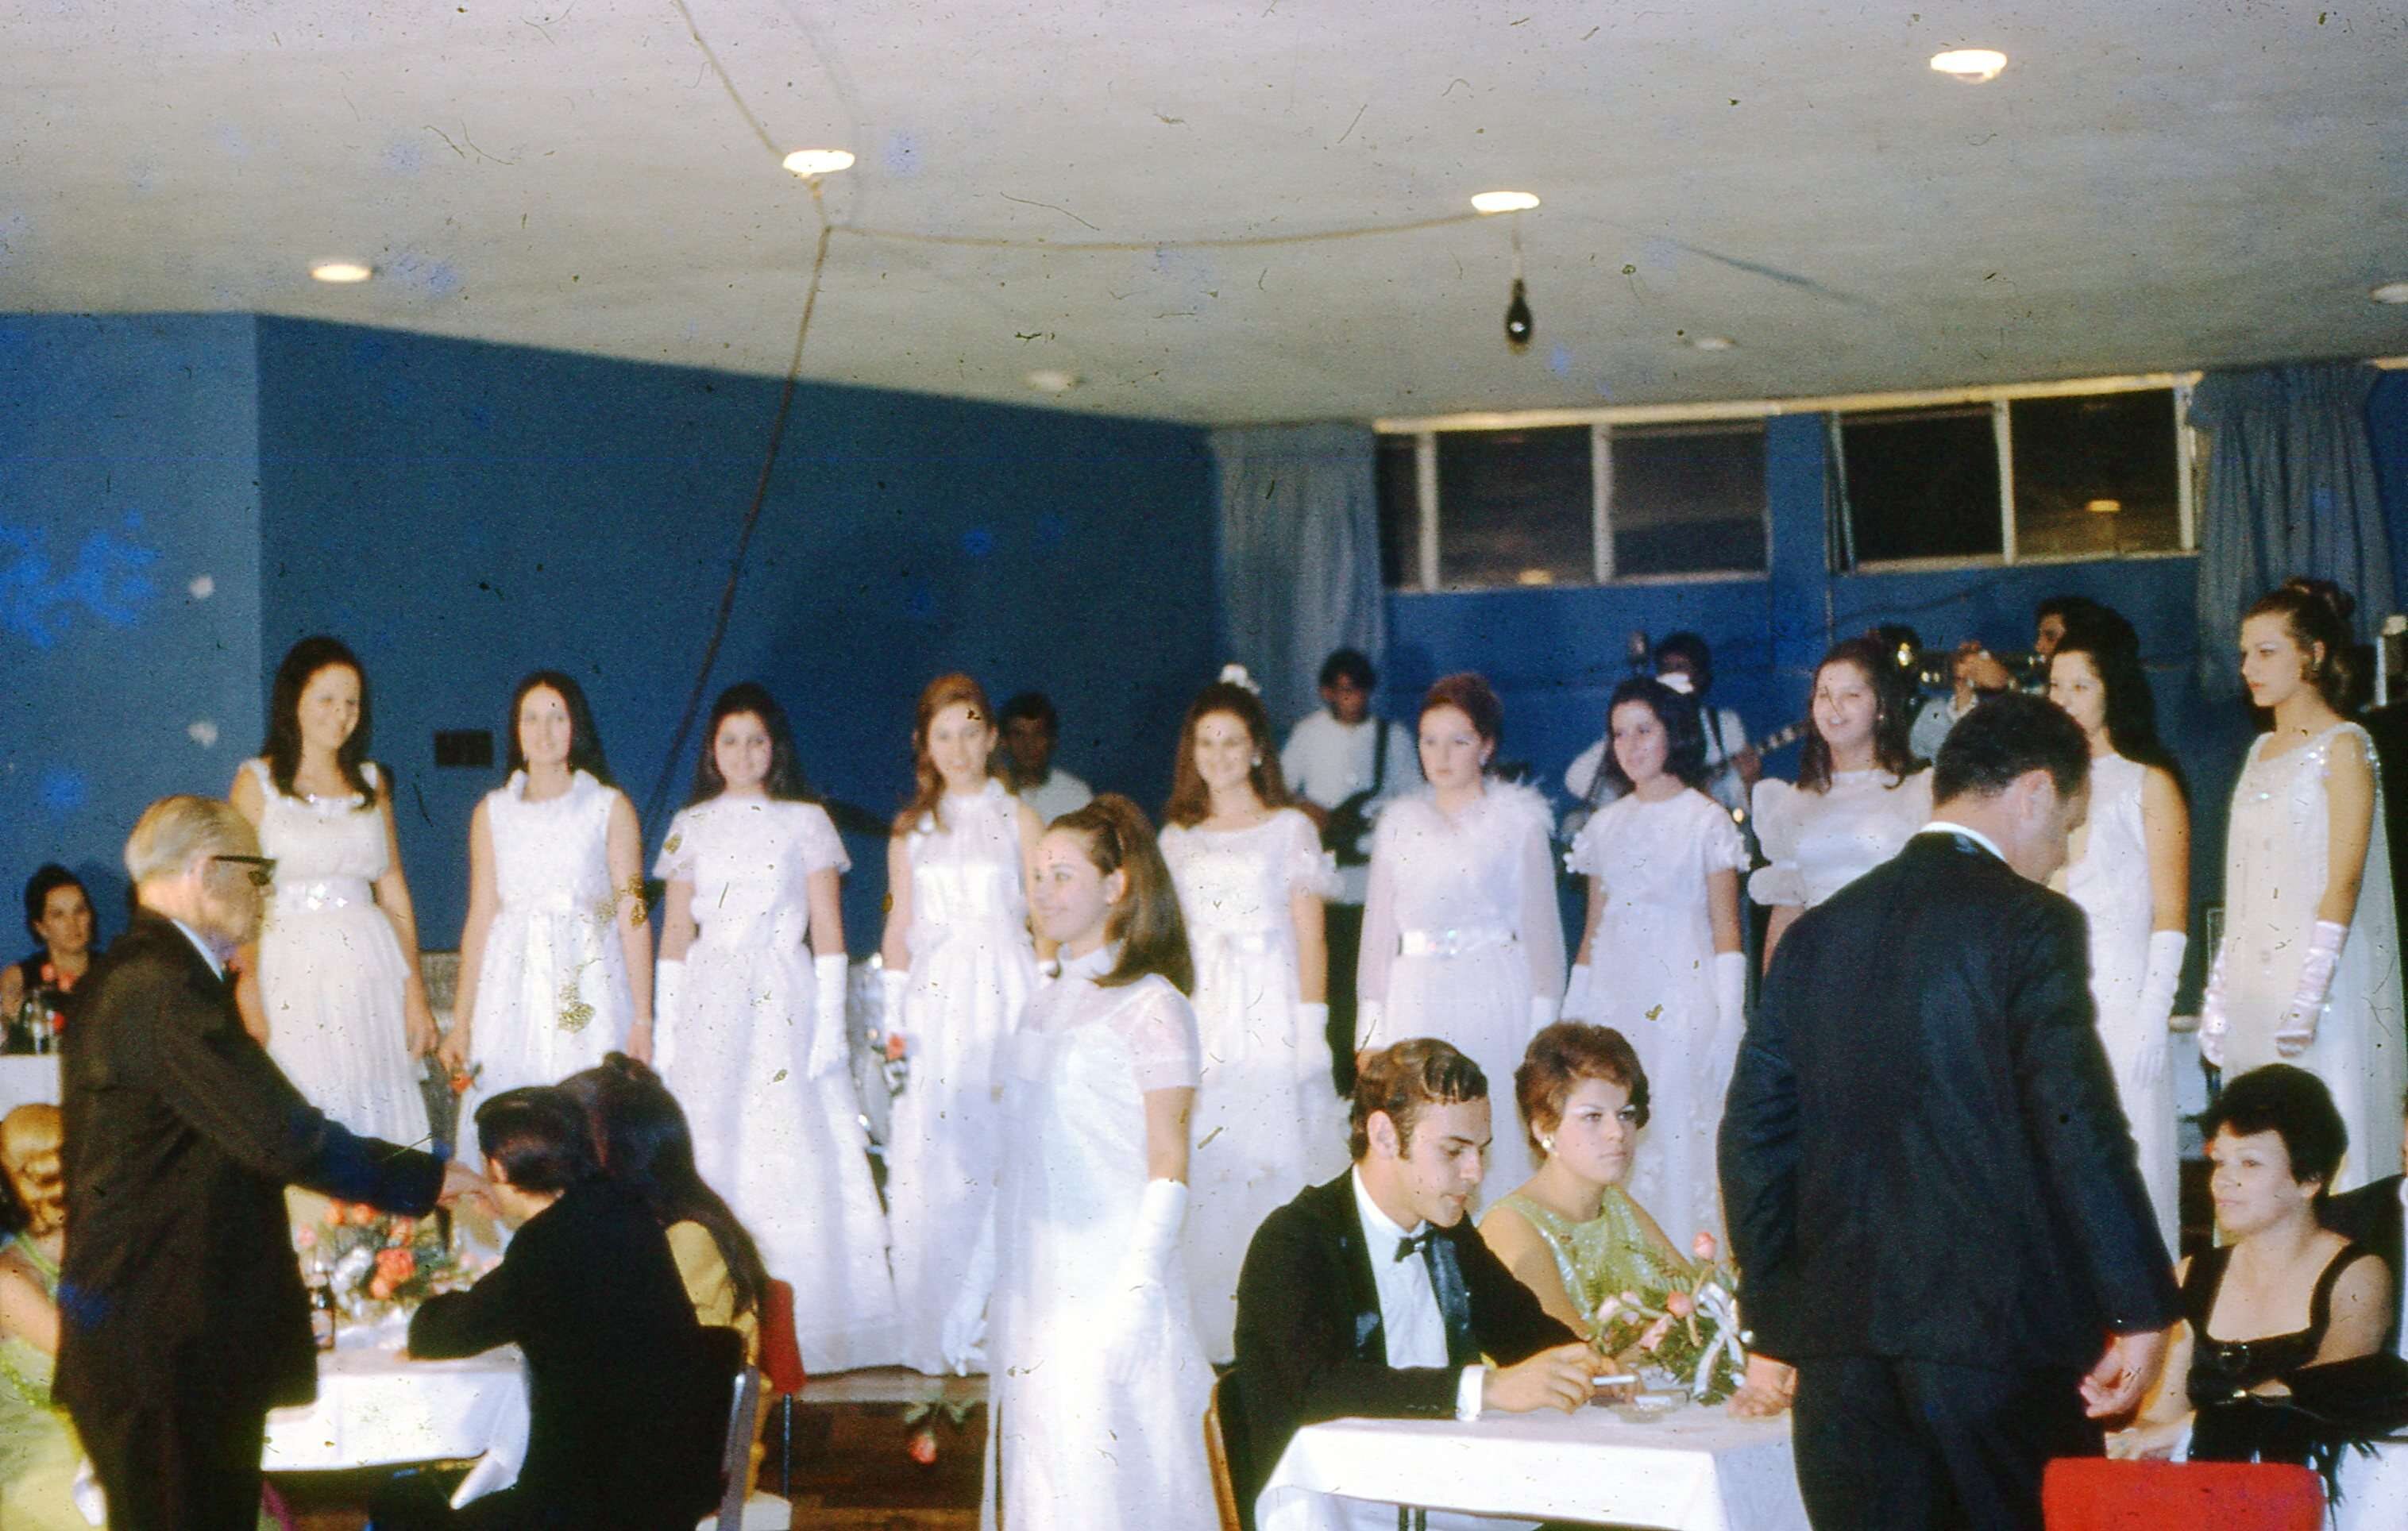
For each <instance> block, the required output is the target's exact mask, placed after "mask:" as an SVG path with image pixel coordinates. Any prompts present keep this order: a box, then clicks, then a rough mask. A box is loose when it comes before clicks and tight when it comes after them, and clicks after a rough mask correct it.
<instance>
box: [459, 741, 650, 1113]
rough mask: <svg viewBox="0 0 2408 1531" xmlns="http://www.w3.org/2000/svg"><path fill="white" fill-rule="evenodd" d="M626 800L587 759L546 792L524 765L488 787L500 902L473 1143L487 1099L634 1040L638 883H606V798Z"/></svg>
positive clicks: (586, 1064)
mask: <svg viewBox="0 0 2408 1531" xmlns="http://www.w3.org/2000/svg"><path fill="white" fill-rule="evenodd" d="M620 801H622V799H621V797H620V795H619V794H618V792H617V790H616V789H615V788H611V787H606V786H604V785H603V784H602V783H601V782H599V781H596V780H595V779H594V778H593V777H592V776H591V775H589V774H588V773H586V772H584V771H579V772H577V773H576V774H575V775H573V776H572V777H570V778H569V784H568V790H567V791H566V792H565V793H562V794H560V795H559V796H557V797H548V798H545V799H544V800H543V801H541V802H534V803H531V802H529V801H527V798H526V773H525V772H524V771H514V772H512V773H511V775H510V779H509V781H508V782H506V783H504V784H503V785H502V786H499V787H496V788H495V789H494V790H493V791H492V792H490V793H487V794H485V805H484V806H485V827H486V828H487V830H488V831H490V832H491V834H492V836H493V841H494V891H495V894H496V896H497V898H498V900H499V905H500V907H499V908H498V909H495V912H494V923H493V926H492V928H491V929H489V930H488V931H487V932H486V933H485V956H484V961H483V962H482V963H481V964H480V966H479V967H478V969H477V992H476V1000H475V1004H476V1011H475V1013H474V1014H473V1015H472V1016H471V1017H470V1018H469V1020H470V1024H469V1030H468V1050H469V1063H470V1066H472V1067H473V1068H474V1069H476V1071H477V1077H476V1081H475V1082H474V1083H473V1084H471V1085H470V1086H469V1087H468V1092H467V1094H466V1095H463V1096H462V1097H461V1100H460V1123H461V1126H462V1129H463V1134H464V1136H465V1137H466V1138H467V1139H468V1146H469V1147H471V1148H472V1149H473V1148H474V1146H475V1133H474V1128H473V1126H472V1123H474V1122H475V1121H476V1114H477V1108H478V1106H479V1105H480V1104H481V1103H482V1102H484V1101H486V1100H488V1099H490V1098H492V1097H493V1096H495V1095H500V1094H501V1093H502V1092H503V1091H505V1090H515V1089H517V1088H518V1087H519V1086H521V1085H523V1084H557V1083H559V1082H560V1081H561V1080H565V1079H566V1078H567V1077H568V1076H569V1075H571V1074H574V1073H576V1072H578V1071H579V1070H580V1069H585V1068H592V1067H594V1066H595V1065H597V1064H599V1063H600V1062H601V1061H602V1058H603V1055H604V1054H605V1053H608V1052H621V1051H624V1049H625V1047H626V1045H627V1033H628V1032H629V1031H630V1030H631V1029H633V1027H634V1026H635V1023H636V996H635V991H634V990H633V989H632V988H630V987H629V985H628V980H627V952H626V948H625V947H624V945H622V944H621V942H620V939H619V926H618V909H619V900H620V899H621V898H622V897H634V896H638V895H637V894H636V893H635V891H634V890H626V891H624V892H623V891H622V890H619V889H616V888H613V887H612V886H611V885H610V808H611V805H612V804H614V803H617V802H620Z"/></svg>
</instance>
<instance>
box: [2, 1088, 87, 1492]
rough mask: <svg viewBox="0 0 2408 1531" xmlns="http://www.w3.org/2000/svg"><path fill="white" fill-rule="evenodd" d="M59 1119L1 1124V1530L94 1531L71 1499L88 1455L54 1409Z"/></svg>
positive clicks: (33, 1116)
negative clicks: (3, 1183) (4, 1174)
mask: <svg viewBox="0 0 2408 1531" xmlns="http://www.w3.org/2000/svg"><path fill="white" fill-rule="evenodd" d="M61 1136H62V1135H61V1132H60V1118H59V1110H58V1108H57V1107H55V1106H20V1107H18V1108H17V1109H15V1110H13V1111H11V1112H9V1113H8V1115H7V1119H6V1120H5V1121H0V1169H5V1170H6V1171H7V1194H6V1195H0V1525H5V1526H7V1528H8V1531H88V1526H87V1523H86V1522H85V1520H84V1518H83V1515H82V1513H81V1512H80V1511H79V1510H77V1509H76V1507H75V1502H74V1501H73V1499H71V1498H70V1497H69V1495H68V1490H69V1487H70V1485H72V1484H73V1483H74V1481H75V1475H76V1467H77V1464H78V1463H79V1462H80V1461H82V1459H83V1448H82V1446H81V1445H80V1444H79V1443H78V1441H77V1440H76V1434H75V1427H74V1426H73V1425H71V1424H68V1423H67V1414H66V1410H65V1409H57V1408H53V1407H52V1406H51V1404H50V1362H51V1358H52V1356H53V1355H54V1354H55V1353H56V1352H57V1351H58V1348H59V1309H58V1291H59V1254H60V1248H61V1242H62V1238H63V1235H64V1233H65V1215H64V1208H63V1197H62V1195H61V1188H60V1183H59V1143H60V1141H61Z"/></svg>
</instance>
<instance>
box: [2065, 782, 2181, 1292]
mask: <svg viewBox="0 0 2408 1531" xmlns="http://www.w3.org/2000/svg"><path fill="white" fill-rule="evenodd" d="M2148 774H2149V773H2148V767H2146V766H2144V765H2141V764H2140V763H2139V762H2137V761H2130V760H2127V759H2125V758H2124V757H2123V756H2122V755H2100V756H2097V757H2095V758H2094V759H2093V760H2092V761H2091V762H2090V819H2089V839H2088V842H2087V843H2086V844H2085V846H2084V847H2083V851H2082V859H2081V860H2080V861H2077V862H2073V863H2071V865H2069V866H2067V867H2066V869H2065V892H2066V896H2068V897H2070V898H2071V899H2072V900H2073V901H2074V902H2075V903H2077V904H2079V905H2081V906H2082V912H2083V913H2084V914H2085V915H2087V916H2088V917H2089V920H2090V998H2091V1000H2092V1002H2093V1003H2094V1004H2096V1005H2097V1006H2098V1008H2099V1039H2100V1042H2102V1043H2103V1044H2105V1046H2106V1049H2107V1062H2108V1066H2110V1067H2112V1068H2113V1069H2114V1072H2115V1093H2116V1095H2118V1096H2119V1097H2120V1098H2121V1099H2122V1101H2123V1103H2124V1119H2125V1121H2126V1122H2128V1123H2130V1125H2131V1129H2132V1146H2133V1148H2134V1149H2135V1150H2136V1151H2137V1152H2138V1153H2139V1156H2140V1164H2141V1180H2142V1183H2143V1184H2144V1185H2146V1186H2147V1187H2148V1188H2149V1204H2150V1205H2151V1206H2152V1207H2154V1208H2155V1209H2157V1231H2158V1233H2159V1234H2161V1235H2163V1236H2164V1238H2165V1240H2166V1248H2168V1249H2170V1250H2171V1249H2178V1248H2180V1247H2181V1244H2180V1238H2181V1233H2182V1223H2181V1215H2180V1208H2179V1205H2178V1203H2179V1199H2180V1192H2181V1186H2180V1183H2179V1169H2178V1166H2177V1164H2176V1160H2175V1152H2174V1095H2173V1080H2172V1079H2171V1076H2170V1074H2169V1072H2168V1068H2167V1064H2168V1052H2169V1050H2170V1049H2171V1045H2172V1039H2171V1037H2170V1036H2169V1035H2168V1033H2167V1030H2166V1018H2165V1017H2164V1016H2162V1015H2158V1016H2143V1015H2142V1014H2140V1013H2139V1009H2140V1003H2141V985H2142V983H2143V981H2144V980H2146V978H2147V976H2148V969H2149V935H2150V933H2151V931H2152V930H2154V929H2155V928H2156V925H2157V899H2156V894H2155V891H2154V890H2153V889H2152V888H2151V887H2150V885H2149V842H2148V837H2147V835H2146V833H2145V832H2144V830H2143V825H2142V822H2141V790H2142V786H2143V783H2144V782H2145V781H2146V780H2147V778H2148ZM2148 1081H2154V1082H2148Z"/></svg>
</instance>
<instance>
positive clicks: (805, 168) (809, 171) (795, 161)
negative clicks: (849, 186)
mask: <svg viewBox="0 0 2408 1531" xmlns="http://www.w3.org/2000/svg"><path fill="white" fill-rule="evenodd" d="M786 168H787V169H789V170H792V171H793V172H794V173H795V174H796V175H798V176H800V177H802V178H803V179H805V180H810V179H813V178H814V177H818V176H833V175H835V174H836V173H837V172H838V171H839V170H850V169H852V168H853V150H850V149H797V150H795V151H794V152H793V153H791V154H789V155H787V156H786Z"/></svg>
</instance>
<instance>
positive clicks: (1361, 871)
mask: <svg viewBox="0 0 2408 1531" xmlns="http://www.w3.org/2000/svg"><path fill="white" fill-rule="evenodd" d="M1383 728H1384V729H1386V730H1387V731H1388V762H1387V766H1388V768H1387V775H1386V777H1385V779H1384V780H1382V781H1381V783H1380V795H1379V797H1378V798H1377V799H1375V800H1374V801H1373V803H1372V804H1371V811H1370V812H1369V813H1368V814H1367V815H1366V817H1367V818H1370V819H1374V820H1376V819H1377V818H1378V817H1379V813H1378V809H1379V806H1380V804H1382V803H1384V802H1386V801H1388V800H1389V799H1390V798H1392V797H1398V796H1402V795H1403V794H1406V793H1409V792H1412V791H1413V790H1414V789H1415V788H1417V787H1419V786H1420V785H1421V782H1422V762H1421V756H1420V755H1419V754H1417V753H1415V752H1414V750H1413V741H1412V736H1411V735H1409V734H1407V733H1406V732H1405V728H1404V725H1403V724H1402V723H1385V722H1382V721H1381V720H1379V719H1376V718H1365V719H1364V720H1363V721H1362V722H1361V723H1355V724H1354V725H1353V726H1352V727H1349V726H1348V725H1347V724H1345V723H1340V722H1339V721H1338V720H1337V719H1336V718H1334V717H1332V716H1331V715H1330V713H1329V710H1328V709H1327V708H1323V709H1322V710H1320V711H1318V712H1315V713H1314V714H1312V716H1311V717H1309V718H1306V719H1304V720H1302V721H1301V722H1299V723H1297V725H1296V729H1295V731H1294V732H1293V733H1291V734H1289V735H1288V737H1287V748H1286V749H1284V750H1282V751H1280V773H1281V774H1282V775H1283V776H1284V777H1286V778H1287V787H1288V791H1290V792H1292V793H1295V794H1297V796H1299V797H1302V798H1304V799H1305V800H1307V801H1308V802H1311V803H1313V804H1315V805H1317V806H1319V807H1321V808H1336V807H1337V806H1338V805H1339V804H1340V803H1342V802H1344V801H1346V799H1348V798H1349V797H1352V796H1354V795H1355V794H1356V793H1358V792H1368V791H1369V790H1370V787H1371V775H1372V770H1371V767H1372V765H1373V764H1374V761H1373V758H1372V757H1373V756H1374V754H1375V753H1376V752H1377V750H1376V746H1377V745H1378V743H1379V738H1380V733H1379V731H1380V730H1381V729H1383ZM1338 880H1339V884H1340V886H1339V892H1338V896H1337V897H1335V898H1333V899H1331V900H1330V902H1331V903H1333V904H1360V903H1362V902H1363V899H1364V897H1365V896H1366V894H1367V891H1368V890H1369V887H1370V883H1371V868H1370V867H1369V866H1341V867H1340V868H1339V869H1338Z"/></svg>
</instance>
